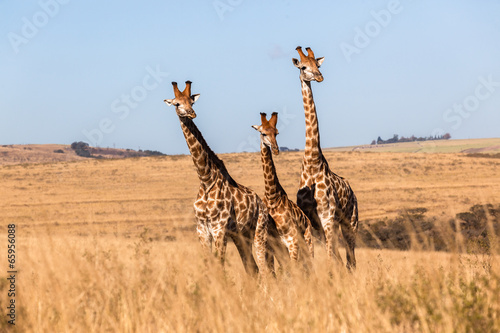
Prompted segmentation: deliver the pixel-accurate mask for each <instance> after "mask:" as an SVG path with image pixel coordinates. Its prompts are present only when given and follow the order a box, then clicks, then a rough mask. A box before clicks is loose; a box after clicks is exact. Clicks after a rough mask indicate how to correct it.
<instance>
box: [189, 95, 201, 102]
mask: <svg viewBox="0 0 500 333" xmlns="http://www.w3.org/2000/svg"><path fill="white" fill-rule="evenodd" d="M198 98H200V94H194V95H191V99H192V100H193V103H194V102H196V101H197V100H198Z"/></svg>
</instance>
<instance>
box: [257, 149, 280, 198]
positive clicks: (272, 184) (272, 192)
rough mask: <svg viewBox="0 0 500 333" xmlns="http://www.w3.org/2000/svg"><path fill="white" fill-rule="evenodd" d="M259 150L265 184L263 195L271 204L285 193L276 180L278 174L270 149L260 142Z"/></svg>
mask: <svg viewBox="0 0 500 333" xmlns="http://www.w3.org/2000/svg"><path fill="white" fill-rule="evenodd" d="M260 152H261V159H262V169H263V170H264V183H265V186H266V189H265V196H266V199H267V201H268V202H269V203H270V204H272V203H274V202H276V201H277V200H278V199H279V198H280V197H281V196H282V195H283V194H286V193H285V190H283V187H281V184H280V182H279V180H278V174H277V173H276V168H275V166H274V162H273V155H272V153H271V149H270V148H269V147H268V146H266V145H265V144H263V143H262V142H261V144H260Z"/></svg>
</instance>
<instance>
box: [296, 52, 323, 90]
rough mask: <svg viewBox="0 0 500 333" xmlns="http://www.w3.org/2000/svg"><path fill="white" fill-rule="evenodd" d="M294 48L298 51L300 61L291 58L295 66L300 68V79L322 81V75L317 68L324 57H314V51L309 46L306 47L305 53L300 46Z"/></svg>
mask: <svg viewBox="0 0 500 333" xmlns="http://www.w3.org/2000/svg"><path fill="white" fill-rule="evenodd" d="M296 50H297V52H299V55H300V61H299V60H297V59H295V58H292V62H293V64H294V65H295V67H297V68H298V69H300V79H301V80H302V81H317V82H321V81H323V75H322V74H321V72H320V71H319V68H320V67H321V64H322V63H323V60H325V58H324V57H321V58H314V52H313V50H311V48H309V47H306V51H307V55H305V54H304V52H302V47H300V46H297V48H296Z"/></svg>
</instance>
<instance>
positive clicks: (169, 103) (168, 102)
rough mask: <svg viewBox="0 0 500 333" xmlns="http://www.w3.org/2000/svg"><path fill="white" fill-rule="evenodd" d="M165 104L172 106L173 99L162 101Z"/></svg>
mask: <svg viewBox="0 0 500 333" xmlns="http://www.w3.org/2000/svg"><path fill="white" fill-rule="evenodd" d="M164 102H165V103H167V105H168V106H170V105H172V104H173V103H174V100H173V99H166V100H164Z"/></svg>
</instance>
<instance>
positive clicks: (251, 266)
mask: <svg viewBox="0 0 500 333" xmlns="http://www.w3.org/2000/svg"><path fill="white" fill-rule="evenodd" d="M231 239H232V240H233V242H234V245H235V246H236V249H237V250H238V253H239V254H240V258H241V261H242V262H243V267H245V272H247V274H248V275H252V276H255V275H257V274H258V273H259V268H258V267H257V264H256V263H255V259H254V258H253V255H252V241H251V238H250V237H244V236H242V235H236V234H234V235H232V236H231Z"/></svg>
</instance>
